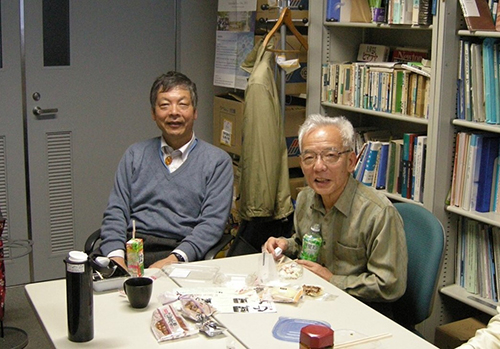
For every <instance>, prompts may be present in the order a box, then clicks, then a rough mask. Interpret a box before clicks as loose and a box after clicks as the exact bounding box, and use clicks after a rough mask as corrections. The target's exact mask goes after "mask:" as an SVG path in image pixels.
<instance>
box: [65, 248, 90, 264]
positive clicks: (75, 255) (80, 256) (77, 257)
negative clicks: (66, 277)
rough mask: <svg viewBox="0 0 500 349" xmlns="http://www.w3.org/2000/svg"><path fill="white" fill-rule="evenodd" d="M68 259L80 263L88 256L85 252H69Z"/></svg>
mask: <svg viewBox="0 0 500 349" xmlns="http://www.w3.org/2000/svg"><path fill="white" fill-rule="evenodd" d="M68 259H69V260H70V261H71V262H75V263H82V262H85V261H87V259H88V256H87V254H86V253H85V252H82V251H71V252H70V253H69V254H68Z"/></svg>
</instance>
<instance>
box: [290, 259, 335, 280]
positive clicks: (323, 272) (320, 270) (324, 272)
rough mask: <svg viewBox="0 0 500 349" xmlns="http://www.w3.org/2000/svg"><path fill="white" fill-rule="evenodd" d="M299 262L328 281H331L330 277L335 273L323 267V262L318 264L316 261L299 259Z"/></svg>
mask: <svg viewBox="0 0 500 349" xmlns="http://www.w3.org/2000/svg"><path fill="white" fill-rule="evenodd" d="M297 264H300V265H302V266H303V267H304V268H306V269H307V270H310V271H312V272H313V273H314V274H316V275H318V276H319V277H321V278H323V279H325V280H326V281H330V279H331V278H332V276H333V273H332V272H331V271H330V270H328V269H327V268H325V267H323V266H322V265H321V264H318V263H316V262H311V261H305V260H302V259H298V260H297Z"/></svg>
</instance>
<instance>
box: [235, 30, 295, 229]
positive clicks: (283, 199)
mask: <svg viewBox="0 0 500 349" xmlns="http://www.w3.org/2000/svg"><path fill="white" fill-rule="evenodd" d="M271 41H272V40H271ZM269 46H272V42H271V43H270V44H269ZM273 66H274V54H273V53H272V52H269V51H266V50H265V49H264V47H263V46H262V40H261V41H260V42H259V43H258V44H257V45H256V46H255V47H254V49H253V51H252V52H251V53H250V54H249V55H248V57H247V59H246V60H245V62H244V63H243V65H242V68H243V69H244V70H246V71H248V72H249V73H250V74H251V75H250V78H249V80H248V85H247V88H246V91H245V107H244V113H243V128H242V134H243V137H242V138H243V141H242V151H241V157H240V170H241V178H240V215H241V218H242V219H245V220H251V219H252V218H270V219H273V220H278V219H282V218H285V217H287V216H289V215H290V214H291V213H292V212H293V204H292V201H291V197H290V186H289V178H288V154H287V148H286V142H285V133H284V124H283V120H282V118H281V111H280V110H281V109H280V101H279V96H278V90H277V88H276V83H275V81H274V71H273Z"/></svg>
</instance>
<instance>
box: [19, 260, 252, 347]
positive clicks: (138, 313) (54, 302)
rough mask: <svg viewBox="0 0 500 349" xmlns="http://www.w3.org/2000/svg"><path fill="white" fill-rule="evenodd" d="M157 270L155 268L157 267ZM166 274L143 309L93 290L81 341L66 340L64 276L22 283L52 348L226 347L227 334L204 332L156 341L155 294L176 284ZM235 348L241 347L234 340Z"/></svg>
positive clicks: (156, 304)
mask: <svg viewBox="0 0 500 349" xmlns="http://www.w3.org/2000/svg"><path fill="white" fill-rule="evenodd" d="M158 271H159V270H158ZM177 287H178V285H176V284H175V283H174V282H173V281H172V280H170V279H169V278H168V277H166V276H165V277H160V278H158V279H157V280H155V281H154V283H153V294H152V296H151V301H150V303H149V305H148V306H147V307H146V308H144V309H134V308H132V307H130V305H129V303H128V300H127V298H125V296H123V295H121V294H120V293H119V292H117V291H114V292H100V293H96V292H94V339H92V340H91V341H89V342H85V343H74V342H71V341H70V340H68V325H67V320H66V319H67V316H66V280H65V279H61V280H54V281H47V282H40V283H33V284H28V285H26V286H25V290H26V293H27V295H28V297H29V299H30V301H31V304H32V305H33V307H34V308H35V311H36V312H37V314H38V318H39V319H40V321H41V322H42V324H43V326H44V328H45V330H46V332H47V334H48V336H49V338H50V340H51V341H52V343H53V344H54V346H55V347H56V348H82V347H85V348H136V349H137V348H156V347H160V345H161V347H169V348H171V347H175V348H176V349H177V348H186V349H193V348H207V349H212V348H213V349H216V348H217V349H220V348H223V349H225V348H226V341H228V340H230V339H229V338H231V339H232V340H234V338H232V337H230V335H229V334H227V335H222V336H217V337H213V338H208V337H206V336H205V335H204V334H201V333H200V334H197V335H194V336H190V337H186V338H182V339H178V340H173V341H168V342H162V343H161V344H159V343H158V342H157V341H156V338H155V337H154V336H153V333H152V332H151V329H150V322H151V316H152V314H153V311H154V310H155V309H156V308H157V307H159V306H161V304H160V303H159V302H158V299H157V297H158V295H159V294H160V293H162V292H165V291H167V290H171V289H174V288H177ZM236 344H237V348H244V346H243V345H241V344H240V343H236Z"/></svg>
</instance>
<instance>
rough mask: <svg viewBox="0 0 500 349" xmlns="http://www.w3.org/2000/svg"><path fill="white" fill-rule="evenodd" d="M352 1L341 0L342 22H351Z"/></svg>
mask: <svg viewBox="0 0 500 349" xmlns="http://www.w3.org/2000/svg"><path fill="white" fill-rule="evenodd" d="M351 13H352V1H351V0H340V20H339V22H342V23H349V22H351Z"/></svg>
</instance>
